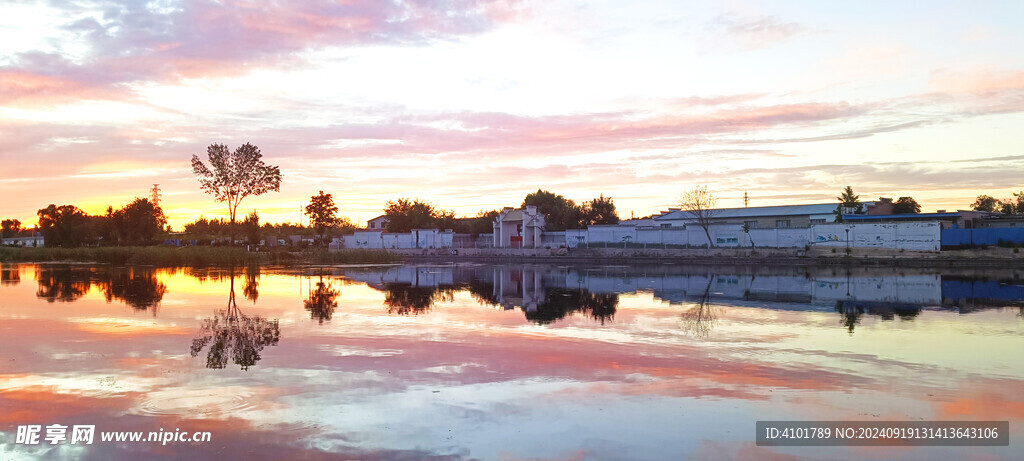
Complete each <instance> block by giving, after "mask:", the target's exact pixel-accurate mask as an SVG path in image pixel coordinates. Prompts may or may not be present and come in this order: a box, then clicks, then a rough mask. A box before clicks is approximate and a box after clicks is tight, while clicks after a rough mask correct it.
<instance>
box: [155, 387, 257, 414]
mask: <svg viewBox="0 0 1024 461" xmlns="http://www.w3.org/2000/svg"><path fill="white" fill-rule="evenodd" d="M149 397H150V398H149V399H147V400H145V401H143V402H142V404H141V405H139V411H140V412H141V413H143V414H147V415H155V416H179V415H181V416H183V415H187V416H193V417H195V416H217V415H223V414H228V413H234V412H238V411H242V410H247V409H250V408H253V407H254V406H255V405H254V404H253V403H252V397H253V395H252V393H247V392H223V391H218V390H215V389H202V390H187V389H174V390H166V391H157V392H151V393H149Z"/></svg>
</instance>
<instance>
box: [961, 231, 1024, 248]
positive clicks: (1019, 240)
mask: <svg viewBox="0 0 1024 461" xmlns="http://www.w3.org/2000/svg"><path fill="white" fill-rule="evenodd" d="M1008 244H1012V245H1024V228H1018V227H1000V228H982V229H942V247H943V248H960V247H973V246H980V245H991V246H996V245H1008Z"/></svg>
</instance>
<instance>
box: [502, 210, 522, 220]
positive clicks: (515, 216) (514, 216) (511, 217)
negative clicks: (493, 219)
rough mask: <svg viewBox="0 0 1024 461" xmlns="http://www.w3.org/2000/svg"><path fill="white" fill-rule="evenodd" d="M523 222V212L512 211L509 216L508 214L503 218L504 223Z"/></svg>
mask: <svg viewBox="0 0 1024 461" xmlns="http://www.w3.org/2000/svg"><path fill="white" fill-rule="evenodd" d="M522 220H523V210H512V211H509V212H508V214H506V215H505V217H504V218H502V222H505V221H522Z"/></svg>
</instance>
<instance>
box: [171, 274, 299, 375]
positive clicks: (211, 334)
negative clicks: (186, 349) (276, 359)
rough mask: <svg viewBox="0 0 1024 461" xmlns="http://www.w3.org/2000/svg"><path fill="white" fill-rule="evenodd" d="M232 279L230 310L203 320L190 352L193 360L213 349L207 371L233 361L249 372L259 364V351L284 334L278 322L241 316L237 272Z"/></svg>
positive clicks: (274, 342)
mask: <svg viewBox="0 0 1024 461" xmlns="http://www.w3.org/2000/svg"><path fill="white" fill-rule="evenodd" d="M230 278H231V283H230V288H229V290H228V305H227V309H223V310H219V311H217V312H216V314H215V315H214V316H213V317H211V318H208V319H205V320H203V323H202V326H201V327H200V333H199V336H198V337H196V338H195V339H193V340H192V348H191V350H190V352H191V354H192V357H196V356H198V355H199V353H200V352H202V350H203V348H205V347H206V346H210V349H209V351H208V352H207V354H206V367H207V368H224V367H226V366H227V363H228V360H229V359H230V360H231V361H232V362H234V363H235V364H236V365H239V366H240V367H241V368H242V370H248V369H249V367H250V366H253V365H255V364H256V362H258V361H259V360H260V358H261V357H260V351H262V350H263V348H264V347H265V346H276V345H277V342H278V340H280V339H281V330H280V326H279V325H278V321H277V319H274V320H269V319H266V318H263V317H261V316H258V315H252V316H250V315H245V314H242V312H241V311H240V310H239V309H238V305H237V304H236V303H235V274H234V271H231V273H230Z"/></svg>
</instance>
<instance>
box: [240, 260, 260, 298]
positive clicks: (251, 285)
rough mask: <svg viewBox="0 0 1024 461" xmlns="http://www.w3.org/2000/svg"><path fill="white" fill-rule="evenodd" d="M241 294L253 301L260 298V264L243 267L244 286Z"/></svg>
mask: <svg viewBox="0 0 1024 461" xmlns="http://www.w3.org/2000/svg"><path fill="white" fill-rule="evenodd" d="M242 294H243V295H245V299H248V300H249V301H252V302H253V303H255V302H256V300H258V299H260V266H249V267H246V268H245V287H243V288H242Z"/></svg>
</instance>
